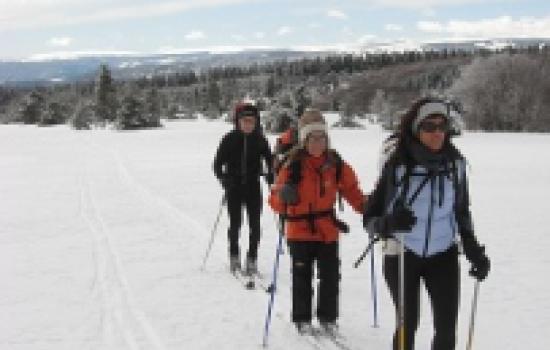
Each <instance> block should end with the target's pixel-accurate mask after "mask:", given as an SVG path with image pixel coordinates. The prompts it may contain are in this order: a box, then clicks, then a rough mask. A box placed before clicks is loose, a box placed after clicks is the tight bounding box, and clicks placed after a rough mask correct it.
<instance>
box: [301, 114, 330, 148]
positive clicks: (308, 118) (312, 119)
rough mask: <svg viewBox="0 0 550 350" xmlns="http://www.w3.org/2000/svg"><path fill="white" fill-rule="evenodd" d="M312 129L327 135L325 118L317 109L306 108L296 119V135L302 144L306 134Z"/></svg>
mask: <svg viewBox="0 0 550 350" xmlns="http://www.w3.org/2000/svg"><path fill="white" fill-rule="evenodd" d="M313 131H323V132H324V133H325V134H326V135H327V136H328V127H327V123H326V121H325V118H324V117H323V115H322V114H321V111H319V110H318V109H310V108H308V109H306V110H305V111H304V113H303V114H302V116H301V117H300V120H299V121H298V136H299V140H300V143H301V144H304V142H305V140H306V138H307V137H308V135H309V134H310V133H311V132H313Z"/></svg>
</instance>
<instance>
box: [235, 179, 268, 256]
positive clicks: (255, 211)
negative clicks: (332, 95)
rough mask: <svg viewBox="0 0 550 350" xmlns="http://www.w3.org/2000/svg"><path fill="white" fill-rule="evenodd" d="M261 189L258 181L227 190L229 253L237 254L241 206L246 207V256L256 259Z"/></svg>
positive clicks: (258, 240)
mask: <svg viewBox="0 0 550 350" xmlns="http://www.w3.org/2000/svg"><path fill="white" fill-rule="evenodd" d="M262 204H263V200H262V189H261V186H260V182H259V181H258V182H255V183H252V184H247V185H242V186H236V187H233V188H231V189H229V190H228V191H227V212H228V214H229V230H228V231H227V236H228V238H229V254H230V255H231V256H239V233H240V230H241V225H242V217H243V207H246V213H247V215H248V227H249V233H250V235H249V245H248V257H250V258H251V259H253V260H256V258H257V257H258V245H259V243H260V231H261V229H260V215H261V214H262Z"/></svg>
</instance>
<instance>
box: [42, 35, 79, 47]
mask: <svg viewBox="0 0 550 350" xmlns="http://www.w3.org/2000/svg"><path fill="white" fill-rule="evenodd" d="M72 42H73V39H72V38H69V37H66V36H65V37H55V38H51V39H50V40H48V45H50V46H59V47H64V46H69V45H71V43H72Z"/></svg>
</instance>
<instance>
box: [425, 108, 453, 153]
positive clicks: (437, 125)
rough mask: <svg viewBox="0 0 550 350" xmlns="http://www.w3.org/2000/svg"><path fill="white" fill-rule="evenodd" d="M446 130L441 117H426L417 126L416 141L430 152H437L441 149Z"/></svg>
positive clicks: (444, 120) (445, 124)
mask: <svg viewBox="0 0 550 350" xmlns="http://www.w3.org/2000/svg"><path fill="white" fill-rule="evenodd" d="M448 129H449V126H448V123H447V120H446V119H445V118H444V117H443V116H433V117H428V118H426V119H424V120H423V121H422V122H421V123H420V124H419V125H418V139H419V140H420V142H422V144H423V145H424V146H426V147H428V149H430V150H431V151H432V152H438V151H440V150H441V148H443V143H444V142H445V134H446V133H447V131H448Z"/></svg>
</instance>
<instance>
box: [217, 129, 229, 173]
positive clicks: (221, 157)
mask: <svg viewBox="0 0 550 350" xmlns="http://www.w3.org/2000/svg"><path fill="white" fill-rule="evenodd" d="M228 140H229V137H228V135H225V136H224V137H223V138H222V140H221V141H220V144H219V145H218V150H217V151H216V155H215V157H214V164H213V168H214V175H216V177H217V178H218V180H220V181H221V180H222V179H223V177H224V173H223V166H224V165H226V164H227V157H228V154H229V150H228V147H229V141H228Z"/></svg>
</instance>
